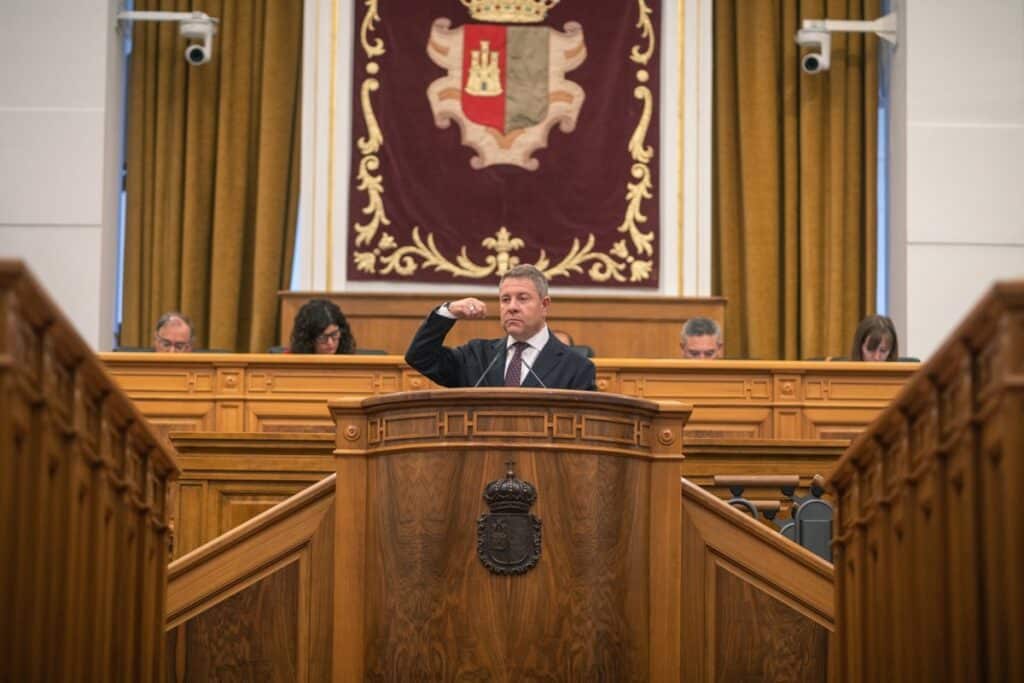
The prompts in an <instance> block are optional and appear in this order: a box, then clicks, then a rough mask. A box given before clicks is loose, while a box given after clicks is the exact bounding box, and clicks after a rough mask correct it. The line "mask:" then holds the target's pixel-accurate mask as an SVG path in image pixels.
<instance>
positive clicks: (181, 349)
mask: <svg viewBox="0 0 1024 683" xmlns="http://www.w3.org/2000/svg"><path fill="white" fill-rule="evenodd" d="M153 350H154V351H157V352H159V353H187V352H189V351H191V350H192V331H191V330H190V329H189V328H188V325H186V324H185V323H184V322H182V321H181V320H170V321H168V322H167V324H166V325H164V326H163V327H161V328H160V329H159V330H157V333H156V339H154V340H153Z"/></svg>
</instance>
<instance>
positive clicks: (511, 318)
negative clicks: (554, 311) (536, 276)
mask: <svg viewBox="0 0 1024 683" xmlns="http://www.w3.org/2000/svg"><path fill="white" fill-rule="evenodd" d="M498 301H499V302H500V304H501V327H502V329H504V330H505V334H508V335H510V336H511V337H512V338H513V339H515V340H516V341H526V340H527V339H529V338H530V337H532V336H533V335H535V334H537V333H538V332H540V330H541V328H542V327H544V321H545V320H546V319H547V317H548V305H549V304H550V303H551V297H548V296H546V297H544V298H543V299H542V298H541V297H540V294H538V293H537V288H536V287H535V286H534V284H533V281H532V280H530V279H526V278H509V279H507V280H505V281H504V282H502V283H501V287H499V288H498Z"/></svg>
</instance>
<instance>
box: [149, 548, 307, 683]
mask: <svg viewBox="0 0 1024 683" xmlns="http://www.w3.org/2000/svg"><path fill="white" fill-rule="evenodd" d="M298 593H299V565H298V562H291V563H289V564H287V565H285V566H284V567H282V568H280V569H278V570H277V571H275V572H274V573H272V574H270V575H269V576H267V577H266V578H264V579H262V580H261V581H259V582H257V583H255V584H253V585H251V586H249V587H248V588H246V589H245V590H243V591H240V592H238V593H236V594H235V595H233V596H231V597H230V598H228V599H227V600H224V601H223V602H222V603H220V604H219V605H218V606H217V608H216V609H212V610H208V611H206V612H203V613H201V614H198V615H196V616H195V617H194V618H192V619H190V620H189V621H187V622H186V623H184V624H182V625H180V626H178V627H177V628H175V629H172V630H171V631H169V632H168V633H167V636H166V638H167V654H168V656H167V665H168V669H167V680H169V681H214V680H235V681H268V682H271V681H280V682H281V683H291V682H292V681H297V680H299V678H298V672H299V669H300V665H299V662H298V649H299V648H298V629H299V624H298Z"/></svg>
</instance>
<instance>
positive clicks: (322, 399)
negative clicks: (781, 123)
mask: <svg viewBox="0 0 1024 683" xmlns="http://www.w3.org/2000/svg"><path fill="white" fill-rule="evenodd" d="M103 359H104V362H105V363H106V364H107V368H108V369H109V370H110V372H111V374H113V375H114V376H115V377H116V378H117V380H118V381H119V382H120V383H121V385H122V386H123V387H124V389H125V391H127V392H128V395H129V396H131V397H132V398H133V399H134V400H135V403H136V405H137V406H138V407H139V409H140V410H142V411H143V413H144V414H145V415H146V416H147V417H148V418H149V419H150V420H151V421H152V422H153V423H154V424H156V425H158V426H160V427H161V428H162V429H164V430H165V431H168V432H170V431H190V432H326V433H329V432H331V430H332V429H333V427H332V424H331V419H330V415H329V413H328V412H327V407H326V405H327V399H329V398H334V397H341V396H363V397H366V396H375V395H380V394H387V393H391V392H395V391H416V390H422V389H430V388H436V387H434V385H433V384H432V383H431V382H430V381H429V380H427V379H426V378H424V377H422V376H421V375H420V374H419V373H417V372H416V371H415V370H412V369H411V368H409V367H408V366H407V365H405V363H404V360H403V359H402V358H401V357H399V356H328V357H324V356H301V355H281V354H275V355H270V354H217V353H197V354H155V353H111V354H104V355H103ZM595 364H596V365H597V384H598V388H599V389H600V390H601V391H602V392H607V393H618V394H624V395H626V396H635V397H637V398H647V399H652V400H678V401H682V402H684V403H687V404H689V405H692V406H693V416H692V417H691V419H690V422H689V423H688V424H687V428H686V429H687V434H688V435H689V436H691V437H707V438H716V439H738V438H746V439H775V440H780V439H781V440H793V439H851V438H853V437H854V436H856V435H857V434H858V433H860V431H861V430H862V429H863V428H864V426H865V425H867V424H868V423H869V422H871V420H872V419H874V418H875V416H877V415H878V413H879V412H880V411H881V410H882V408H884V407H885V406H886V405H888V403H889V401H891V400H892V398H893V397H894V396H895V395H896V394H897V393H898V392H899V390H900V389H901V388H902V387H903V385H904V383H905V382H906V380H907V378H908V377H910V375H911V374H913V372H914V371H915V370H916V369H917V368H918V367H919V366H918V364H916V363H826V362H812V361H806V362H804V361H686V360H681V359H663V360H656V359H646V360H634V359H615V358H597V359H595Z"/></svg>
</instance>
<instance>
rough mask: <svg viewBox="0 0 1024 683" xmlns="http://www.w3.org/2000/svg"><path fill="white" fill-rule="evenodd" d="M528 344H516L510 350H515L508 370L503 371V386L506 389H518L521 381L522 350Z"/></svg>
mask: <svg viewBox="0 0 1024 683" xmlns="http://www.w3.org/2000/svg"><path fill="white" fill-rule="evenodd" d="M527 346H529V344H527V343H526V342H516V343H515V344H513V345H512V348H514V349H515V350H516V352H515V353H513V354H512V362H511V363H509V364H508V370H506V371H505V386H506V387H518V386H520V384H522V379H523V349H525V348H526V347H527Z"/></svg>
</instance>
